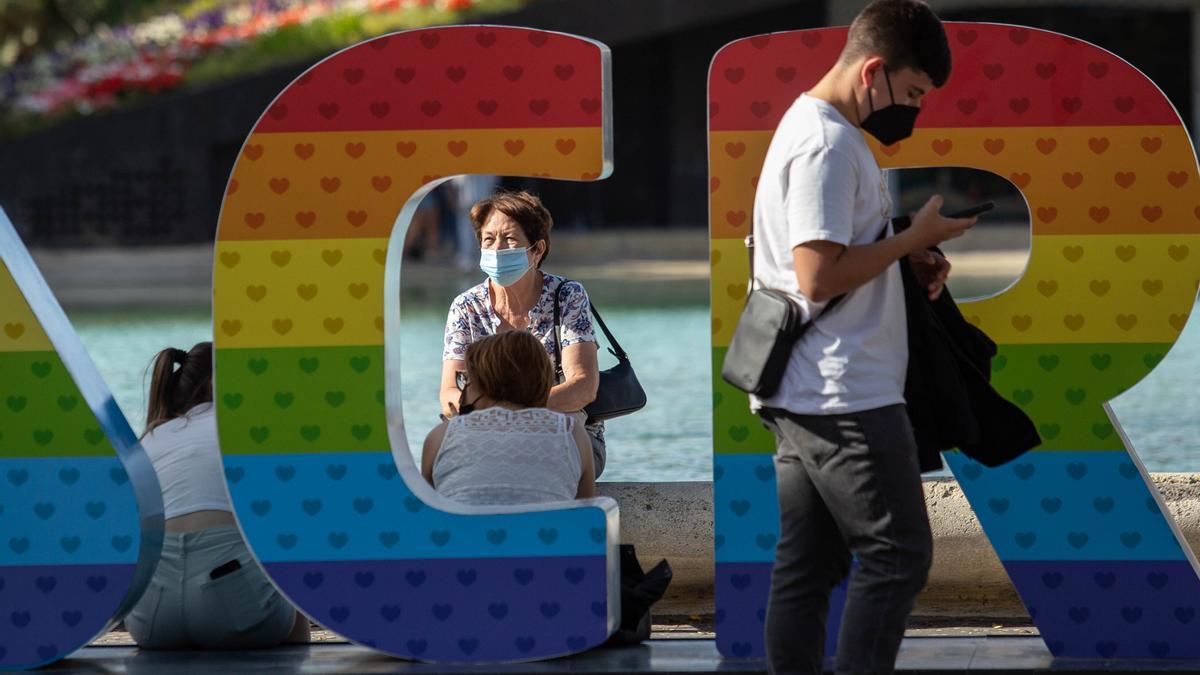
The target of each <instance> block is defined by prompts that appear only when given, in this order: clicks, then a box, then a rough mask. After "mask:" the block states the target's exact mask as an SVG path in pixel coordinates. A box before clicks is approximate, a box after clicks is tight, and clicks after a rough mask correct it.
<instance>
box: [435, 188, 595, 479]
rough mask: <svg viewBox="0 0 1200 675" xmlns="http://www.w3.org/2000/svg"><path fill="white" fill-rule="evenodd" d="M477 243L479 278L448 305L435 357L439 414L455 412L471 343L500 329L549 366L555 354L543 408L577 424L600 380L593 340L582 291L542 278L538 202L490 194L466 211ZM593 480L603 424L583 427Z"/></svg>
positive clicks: (543, 243)
mask: <svg viewBox="0 0 1200 675" xmlns="http://www.w3.org/2000/svg"><path fill="white" fill-rule="evenodd" d="M471 224H472V226H473V227H474V229H475V235H476V238H477V239H478V240H479V248H480V256H479V267H480V270H482V271H483V273H484V274H485V275H487V278H486V279H484V280H483V282H482V283H480V284H478V285H476V286H474V287H472V288H469V289H467V290H466V291H464V292H463V293H462V294H460V295H459V296H458V297H457V298H455V299H454V302H453V303H452V304H451V305H450V313H449V316H448V317H447V319H446V333H445V346H444V349H443V351H442V382H441V393H440V399H441V404H442V415H443V416H445V417H452V416H454V415H457V414H459V413H460V412H461V411H460V410H459V408H458V406H459V396H460V393H461V392H460V391H459V389H458V387H457V386H456V385H455V380H456V377H461V376H459V375H458V374H459V373H460V372H464V371H465V370H466V365H465V363H464V359H465V357H466V352H467V347H468V346H470V345H471V343H473V342H475V341H477V340H479V339H481V338H484V337H487V336H489V335H496V334H497V333H502V332H505V331H514V330H517V331H524V332H527V333H530V334H531V335H533V336H534V337H535V338H537V339H538V341H539V342H540V343H541V344H542V346H543V347H544V348H545V349H546V353H547V354H548V355H549V356H550V358H551V361H552V362H554V361H556V359H555V357H556V356H559V357H560V359H559V360H560V361H561V363H562V372H560V373H557V374H556V380H557V382H556V384H555V385H554V387H553V388H552V389H551V390H550V400H549V402H548V403H547V405H546V407H547V408H549V409H551V410H556V411H558V412H563V413H572V414H575V415H576V416H577V417H578V421H579V423H583V422H584V420H585V419H586V415H584V414H583V412H582V411H583V408H584V406H586V405H587V404H589V403H591V402H592V400H593V399H595V398H596V387H597V386H598V385H599V382H600V372H599V367H598V365H597V363H598V362H597V357H596V352H597V343H596V335H595V331H594V329H593V326H592V313H591V304H590V303H589V301H588V296H587V291H586V290H584V288H583V285H582V284H580V283H579V282H577V281H568V280H566V279H564V278H563V277H560V276H557V275H554V274H547V273H545V272H542V270H541V266H542V263H543V262H545V260H546V256H547V255H549V253H550V229H551V228H552V227H553V226H554V220H553V218H551V216H550V212H549V211H548V210H547V209H546V207H545V206H543V205H542V202H541V200H540V199H538V198H537V197H536V196H534V195H532V194H530V193H528V192H498V193H496V194H493V195H491V196H490V197H487V198H485V199H482V200H480V201H479V202H478V203H476V204H475V205H474V206H473V207H472V208H471ZM555 296H557V298H558V304H559V316H560V321H559V325H560V331H561V332H560V335H559V340H558V344H560V345H561V346H562V354H561V355H556V354H555V352H556V349H557V346H556V343H555V335H554V324H555V322H554V304H555ZM587 431H588V435H589V437H590V439H591V443H592V450H593V454H594V458H595V467H596V475H597V476H599V475H600V472H601V471H603V469H604V459H605V452H604V424H603V423H602V422H597V423H595V424H589V425H587Z"/></svg>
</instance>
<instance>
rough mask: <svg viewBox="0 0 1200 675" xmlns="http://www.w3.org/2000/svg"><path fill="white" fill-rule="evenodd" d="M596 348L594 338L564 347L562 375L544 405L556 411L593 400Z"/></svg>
mask: <svg viewBox="0 0 1200 675" xmlns="http://www.w3.org/2000/svg"><path fill="white" fill-rule="evenodd" d="M597 351H598V349H597V346H596V343H595V342H577V343H575V344H573V345H570V346H568V347H563V358H562V365H563V376H564V379H563V381H562V384H557V385H554V387H553V388H551V389H550V401H549V403H547V404H546V407H548V408H550V409H551V410H557V411H558V412H575V411H576V410H583V407H584V406H586V405H587V404H589V403H591V402H592V401H594V400H596V389H597V387H599V386H600V367H599V365H598V359H597V357H596V352H597ZM451 384H453V381H451Z"/></svg>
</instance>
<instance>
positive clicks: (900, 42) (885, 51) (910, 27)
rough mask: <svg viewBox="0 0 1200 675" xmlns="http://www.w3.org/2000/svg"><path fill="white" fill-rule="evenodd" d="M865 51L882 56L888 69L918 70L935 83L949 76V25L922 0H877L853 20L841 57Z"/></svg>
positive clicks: (849, 56)
mask: <svg viewBox="0 0 1200 675" xmlns="http://www.w3.org/2000/svg"><path fill="white" fill-rule="evenodd" d="M866 54H878V55H880V56H882V57H883V60H884V62H885V63H886V64H887V67H888V69H889V70H893V71H895V70H899V69H901V68H912V69H914V70H919V71H921V72H923V73H925V74H926V75H928V76H929V79H931V80H933V86H935V87H941V86H942V85H943V84H945V83H946V80H948V79H950V44H949V43H948V42H947V41H946V29H945V28H943V27H942V21H941V19H939V18H938V17H937V15H936V14H934V13H933V10H932V9H930V8H929V5H927V4H925V3H924V2H921V0H875V2H872V3H871V4H869V5H867V7H866V9H864V10H863V11H862V12H860V13H859V15H858V16H856V17H855V18H854V22H853V23H851V24H850V34H849V35H848V36H847V37H846V47H845V48H844V49H843V50H842V56H841V61H842V62H843V63H846V62H849V61H851V60H853V59H857V58H859V57H861V56H864V55H866Z"/></svg>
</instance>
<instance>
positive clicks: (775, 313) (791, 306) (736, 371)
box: [721, 223, 888, 398]
mask: <svg viewBox="0 0 1200 675" xmlns="http://www.w3.org/2000/svg"><path fill="white" fill-rule="evenodd" d="M887 231H888V227H887V224H886V223H885V224H884V226H883V230H882V231H881V232H880V233H879V236H878V237H877V238H876V241H879V240H880V239H883V237H884V236H886V235H887ZM746 250H748V251H749V252H750V291H749V293H747V295H746V305H745V307H743V308H742V315H741V316H740V317H739V318H738V323H737V328H736V329H735V330H734V332H733V340H731V341H730V342H729V349H728V350H726V352H725V361H724V362H723V363H722V364H721V377H722V378H724V379H725V381H726V382H728V383H729V384H732V385H733V386H735V387H737V388H738V389H741V390H742V391H744V392H746V393H747V394H754V395H755V396H758V397H761V398H767V397H769V396H771V395H772V394H774V393H775V391H776V390H777V389H779V383H780V382H781V381H782V380H783V371H784V369H785V368H786V367H787V362H788V357H789V356H790V355H791V353H792V347H793V346H794V345H795V344H796V342H797V341H798V340H799V339H800V338H801V337H802V336H803V335H804V334H805V333H806V332H808V329H809V328H811V327H812V325H813V321H816V319H815V318H814V319H811V320H809V321H802V320H801V318H800V307H798V306H797V305H796V303H795V301H794V300H792V298H791V296H790V295H789V294H788V293H785V292H784V291H780V290H776V289H773V288H758V289H756V288H754V235H753V234H751V235H748V236H747V237H746ZM845 297H846V294H845V293H843V294H841V295H839V296H837V297H836V298H833V299H832V300H830V301H829V302H828V303H826V304H825V309H824V310H823V311H822V312H821V316H825V315H826V314H828V313H829V312H830V311H831V310H832V309H833V308H834V307H837V306H838V303H840V302H841V301H842V299H843V298H845Z"/></svg>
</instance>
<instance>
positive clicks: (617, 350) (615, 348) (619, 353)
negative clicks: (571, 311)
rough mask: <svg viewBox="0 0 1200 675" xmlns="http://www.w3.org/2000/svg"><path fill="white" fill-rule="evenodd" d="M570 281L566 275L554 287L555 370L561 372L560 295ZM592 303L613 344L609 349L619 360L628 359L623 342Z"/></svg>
mask: <svg viewBox="0 0 1200 675" xmlns="http://www.w3.org/2000/svg"><path fill="white" fill-rule="evenodd" d="M570 281H571V280H570V279H567V278H565V277H564V278H563V280H562V283H560V284H559V285H558V288H556V289H554V370H555V372H559V373H561V372H562V342H561V341H560V340H559V337H558V333H559V329H560V328H561V325H562V315H561V313H560V311H559V301H558V297H559V295H560V294H561V293H562V288H563V286H566V285H567V283H568V282H570ZM590 304H591V309H592V316H594V317H596V323H598V324H600V330H601V331H603V332H604V337H606V338H608V344H609V345H611V346H610V347H609V348H608V351H609V352H611V353H612V355H613V356H615V357H617V359H618V360H620V361H628V360H629V355H628V354H626V353H625V350H624V349H621V343H619V342H617V338H616V337H614V336H613V334H612V331H610V330H608V326H607V325H605V323H604V319H602V318H600V310H598V309H596V305H595V303H590Z"/></svg>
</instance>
